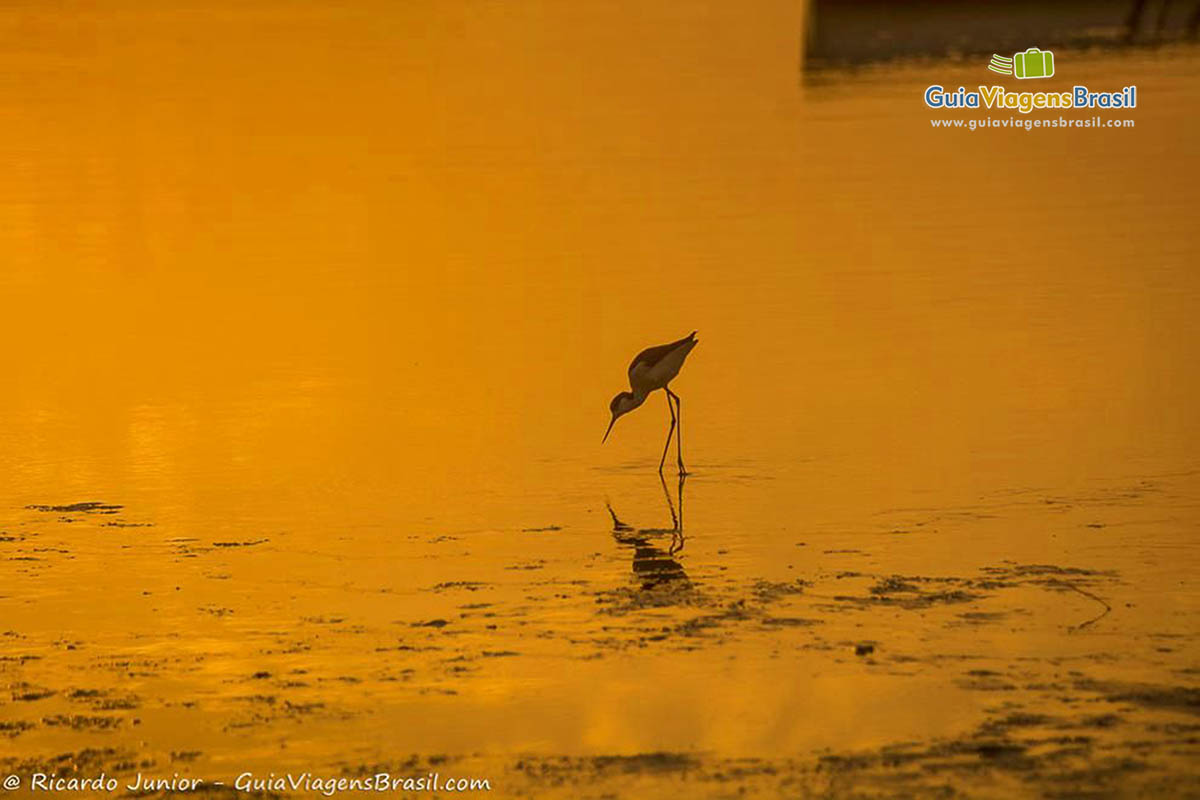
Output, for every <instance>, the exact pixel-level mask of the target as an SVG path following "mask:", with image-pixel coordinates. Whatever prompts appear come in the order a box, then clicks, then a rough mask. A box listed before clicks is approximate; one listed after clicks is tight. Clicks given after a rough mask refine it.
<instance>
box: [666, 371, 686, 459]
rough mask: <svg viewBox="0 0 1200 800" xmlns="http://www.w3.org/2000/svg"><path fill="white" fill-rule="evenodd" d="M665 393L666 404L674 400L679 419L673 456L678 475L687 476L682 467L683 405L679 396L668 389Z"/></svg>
mask: <svg viewBox="0 0 1200 800" xmlns="http://www.w3.org/2000/svg"><path fill="white" fill-rule="evenodd" d="M666 392H667V402H668V403H669V402H671V398H672V397H673V398H675V408H676V409H677V410H678V412H679V413H678V417H679V423H678V424H679V433H678V434H677V435H676V436H675V456H676V458H677V459H678V464H679V474H680V475H687V474H688V471H687V468H686V467H684V466H683V405H682V404H680V402H679V395H677V394H675V393H674V392H672V391H671V390H670V389H667V390H666Z"/></svg>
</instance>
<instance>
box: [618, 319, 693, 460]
mask: <svg viewBox="0 0 1200 800" xmlns="http://www.w3.org/2000/svg"><path fill="white" fill-rule="evenodd" d="M697 343H698V341H697V339H696V332H695V331H692V332H691V333H690V334H688V335H687V336H685V337H683V338H682V339H680V340H678V341H675V342H670V343H668V344H660V345H657V346H655V347H647V348H646V349H645V350H643V351H642V352H640V353H638V354H637V356H636V357H635V358H634V359H633V362H632V363H631V364H630V365H629V388H630V389H631V391H628V392H621V393H620V394H618V395H617V396H616V397H614V398H613V399H612V402H611V403H610V404H609V410H610V411H611V412H612V420H611V421H610V422H609V423H608V430H607V431H605V433H604V439H605V441H607V440H608V434H609V433H611V432H612V428H613V425H615V424H616V422H617V419H618V418H619V417H620V416H622V415H623V414H628V413H629V412H630V411H633V410H634V409H635V408H637V407H638V406H640V405H641V404H642V403H644V402H646V397H648V396H649V395H650V393H651V392H656V391H658V390H659V389H662V390H663V391H664V392H666V394H667V408H668V409H670V411H671V428H670V430H668V431H667V443H666V445H665V446H664V447H663V455H662V458H661V459H660V460H659V462H658V471H659V472H660V473H661V472H662V468H663V464H664V463H666V459H667V450H668V449H670V447H671V436H672V434H674V433H675V427H676V425H677V424H678V425H679V437H678V439H677V440H676V445H677V450H678V457H679V474H680V475H686V474H687V471H686V470H685V469H684V466H683V410H682V408H680V405H679V396H678V395H677V394H675V393H674V392H672V391H671V389H670V383H671V381H672V380H674V378H675V376H676V375H678V374H679V370H680V369H681V368H682V367H683V362H684V360H686V359H687V357H688V354H689V353H691V352H692V348H694V347H695V346H696V344H697ZM672 401H674V402H673V403H672ZM677 410H678V416H676V411H677Z"/></svg>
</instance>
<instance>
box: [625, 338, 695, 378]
mask: <svg viewBox="0 0 1200 800" xmlns="http://www.w3.org/2000/svg"><path fill="white" fill-rule="evenodd" d="M695 338H696V332H695V331H692V332H691V333H689V334H688V335H687V336H685V337H683V338H682V339H680V340H678V341H675V342H671V343H670V344H660V345H656V346H655V347H647V348H646V349H645V350H643V351H642V352H640V353H638V354H637V356H635V357H634V359H633V361H632V362H631V363H630V364H629V380H630V381H631V382H632V381H633V374H634V370H638V369H649V368H651V367H653V366H654V365H655V364H657V363H658V362H659V361H662V360H663V359H664V358H666V357H667V354H668V353H670V352H671V351H672V350H674V349H675V348H677V347H679V346H680V345H683V344H687V343H688V342H690V341H692V340H693V339H695Z"/></svg>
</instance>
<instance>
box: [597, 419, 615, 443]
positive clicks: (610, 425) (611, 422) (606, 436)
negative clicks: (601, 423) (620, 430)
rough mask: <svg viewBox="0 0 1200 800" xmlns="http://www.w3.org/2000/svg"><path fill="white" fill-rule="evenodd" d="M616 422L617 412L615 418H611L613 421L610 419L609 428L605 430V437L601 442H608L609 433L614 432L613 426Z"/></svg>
mask: <svg viewBox="0 0 1200 800" xmlns="http://www.w3.org/2000/svg"><path fill="white" fill-rule="evenodd" d="M616 424H617V415H616V414H613V418H612V420H611V421H609V423H608V430H606V431H605V432H604V438H603V439H601V440H600V444H604V443H605V442H607V441H608V435H609V434H610V433H612V426H613V425H616Z"/></svg>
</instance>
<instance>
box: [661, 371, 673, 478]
mask: <svg viewBox="0 0 1200 800" xmlns="http://www.w3.org/2000/svg"><path fill="white" fill-rule="evenodd" d="M667 408H668V409H669V410H670V411H671V427H670V429H669V430H668V431H667V443H666V444H664V445H663V454H662V458H660V459H659V460H658V474H659V475H662V471H663V464H665V463H667V451H668V450H670V449H671V436H672V434H674V433H675V406H673V405H671V392H670V391H668V392H667Z"/></svg>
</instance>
